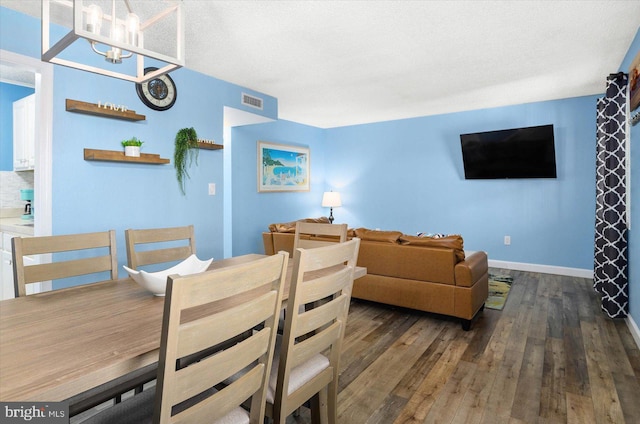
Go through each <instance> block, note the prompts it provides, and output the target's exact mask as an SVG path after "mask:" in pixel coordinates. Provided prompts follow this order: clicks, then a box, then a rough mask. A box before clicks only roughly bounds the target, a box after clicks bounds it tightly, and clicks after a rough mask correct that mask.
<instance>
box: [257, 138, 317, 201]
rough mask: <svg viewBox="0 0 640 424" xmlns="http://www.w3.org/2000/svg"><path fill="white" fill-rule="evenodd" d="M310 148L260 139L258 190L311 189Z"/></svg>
mask: <svg viewBox="0 0 640 424" xmlns="http://www.w3.org/2000/svg"><path fill="white" fill-rule="evenodd" d="M309 168H310V162H309V148H308V147H299V146H287V145H284V144H275V143H268V142H265V141H258V191H259V192H273V191H309V175H310V169H309Z"/></svg>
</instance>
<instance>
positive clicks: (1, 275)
mask: <svg viewBox="0 0 640 424" xmlns="http://www.w3.org/2000/svg"><path fill="white" fill-rule="evenodd" d="M0 236H2V237H1V240H2V250H1V252H0V253H1V254H2V262H0V279H1V280H0V283H1V284H0V300H5V299H13V298H14V297H15V290H14V287H13V258H12V256H11V239H12V238H13V237H20V236H21V235H20V234H14V233H7V232H1V233H0ZM22 237H28V236H24V235H22ZM23 262H24V264H25V266H29V265H33V264H36V263H38V262H37V259H36V258H33V257H30V256H25V257H24V260H23ZM40 291H42V287H41V283H36V284H29V285H27V294H31V293H37V292H40Z"/></svg>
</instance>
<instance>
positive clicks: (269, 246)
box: [262, 232, 276, 255]
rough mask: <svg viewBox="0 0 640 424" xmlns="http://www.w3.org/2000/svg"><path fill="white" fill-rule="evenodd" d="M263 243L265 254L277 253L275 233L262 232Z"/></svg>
mask: <svg viewBox="0 0 640 424" xmlns="http://www.w3.org/2000/svg"><path fill="white" fill-rule="evenodd" d="M262 244H264V254H265V255H275V254H276V251H275V249H274V247H273V233H272V232H263V233H262Z"/></svg>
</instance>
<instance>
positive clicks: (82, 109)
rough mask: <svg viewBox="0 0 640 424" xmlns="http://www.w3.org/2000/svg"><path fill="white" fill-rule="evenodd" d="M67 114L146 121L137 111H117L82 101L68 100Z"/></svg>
mask: <svg viewBox="0 0 640 424" xmlns="http://www.w3.org/2000/svg"><path fill="white" fill-rule="evenodd" d="M65 105H66V109H67V112H75V113H82V114H85V115H93V116H102V117H105V118H116V119H124V120H126V121H144V120H145V119H146V116H144V115H139V114H137V113H136V111H135V110H128V109H127V110H125V111H122V110H116V109H111V108H105V107H104V106H102V105H100V103H98V104H95V103H87V102H81V101H80V100H71V99H66V102H65Z"/></svg>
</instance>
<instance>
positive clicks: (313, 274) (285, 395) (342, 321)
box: [268, 238, 360, 423]
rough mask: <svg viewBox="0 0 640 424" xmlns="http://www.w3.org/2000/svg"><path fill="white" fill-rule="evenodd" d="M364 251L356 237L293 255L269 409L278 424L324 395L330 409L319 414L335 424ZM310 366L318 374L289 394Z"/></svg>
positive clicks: (310, 371) (298, 251)
mask: <svg viewBox="0 0 640 424" xmlns="http://www.w3.org/2000/svg"><path fill="white" fill-rule="evenodd" d="M359 247H360V239H358V238H354V239H352V240H350V241H347V242H344V243H333V244H332V245H330V246H325V247H320V248H313V249H302V248H299V249H297V250H296V251H295V252H294V267H293V274H292V279H291V287H290V290H289V299H288V300H287V310H286V314H285V327H284V334H283V337H282V347H281V350H280V361H279V366H278V378H277V383H276V386H275V397H274V403H273V405H272V407H271V408H269V407H268V410H269V411H272V413H273V414H272V415H273V417H272V418H273V419H274V421H275V422H276V423H284V421H285V420H286V417H287V416H288V415H290V414H291V413H292V412H293V411H294V410H296V409H297V408H298V407H299V406H300V405H302V404H303V403H304V402H306V401H307V400H309V399H318V397H319V396H321V395H320V393H321V392H325V391H326V394H328V397H327V403H326V404H325V406H327V408H328V410H327V411H325V413H320V415H321V416H326V415H327V414H328V417H329V422H330V423H335V419H336V416H337V412H336V411H337V409H336V402H337V380H338V370H339V368H340V366H339V365H340V364H339V355H340V349H341V344H342V339H343V338H344V331H345V326H346V321H347V314H348V311H349V302H350V299H351V288H352V286H353V278H354V270H355V266H356V262H357V257H358V250H359ZM305 368H308V369H309V371H308V372H309V373H314V374H312V375H309V376H308V378H307V379H306V382H304V385H302V387H299V388H297V389H296V390H295V391H294V392H292V393H289V392H290V391H291V389H290V385H291V384H292V380H293V379H294V378H295V379H299V375H300V372H301V371H300V370H301V369H305ZM294 369H296V371H295V373H294ZM314 370H315V371H314ZM318 370H319V371H318ZM299 384H300V382H295V383H293V385H294V386H295V387H298V386H299ZM319 403H322V402H315V401H314V402H312V405H319Z"/></svg>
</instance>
